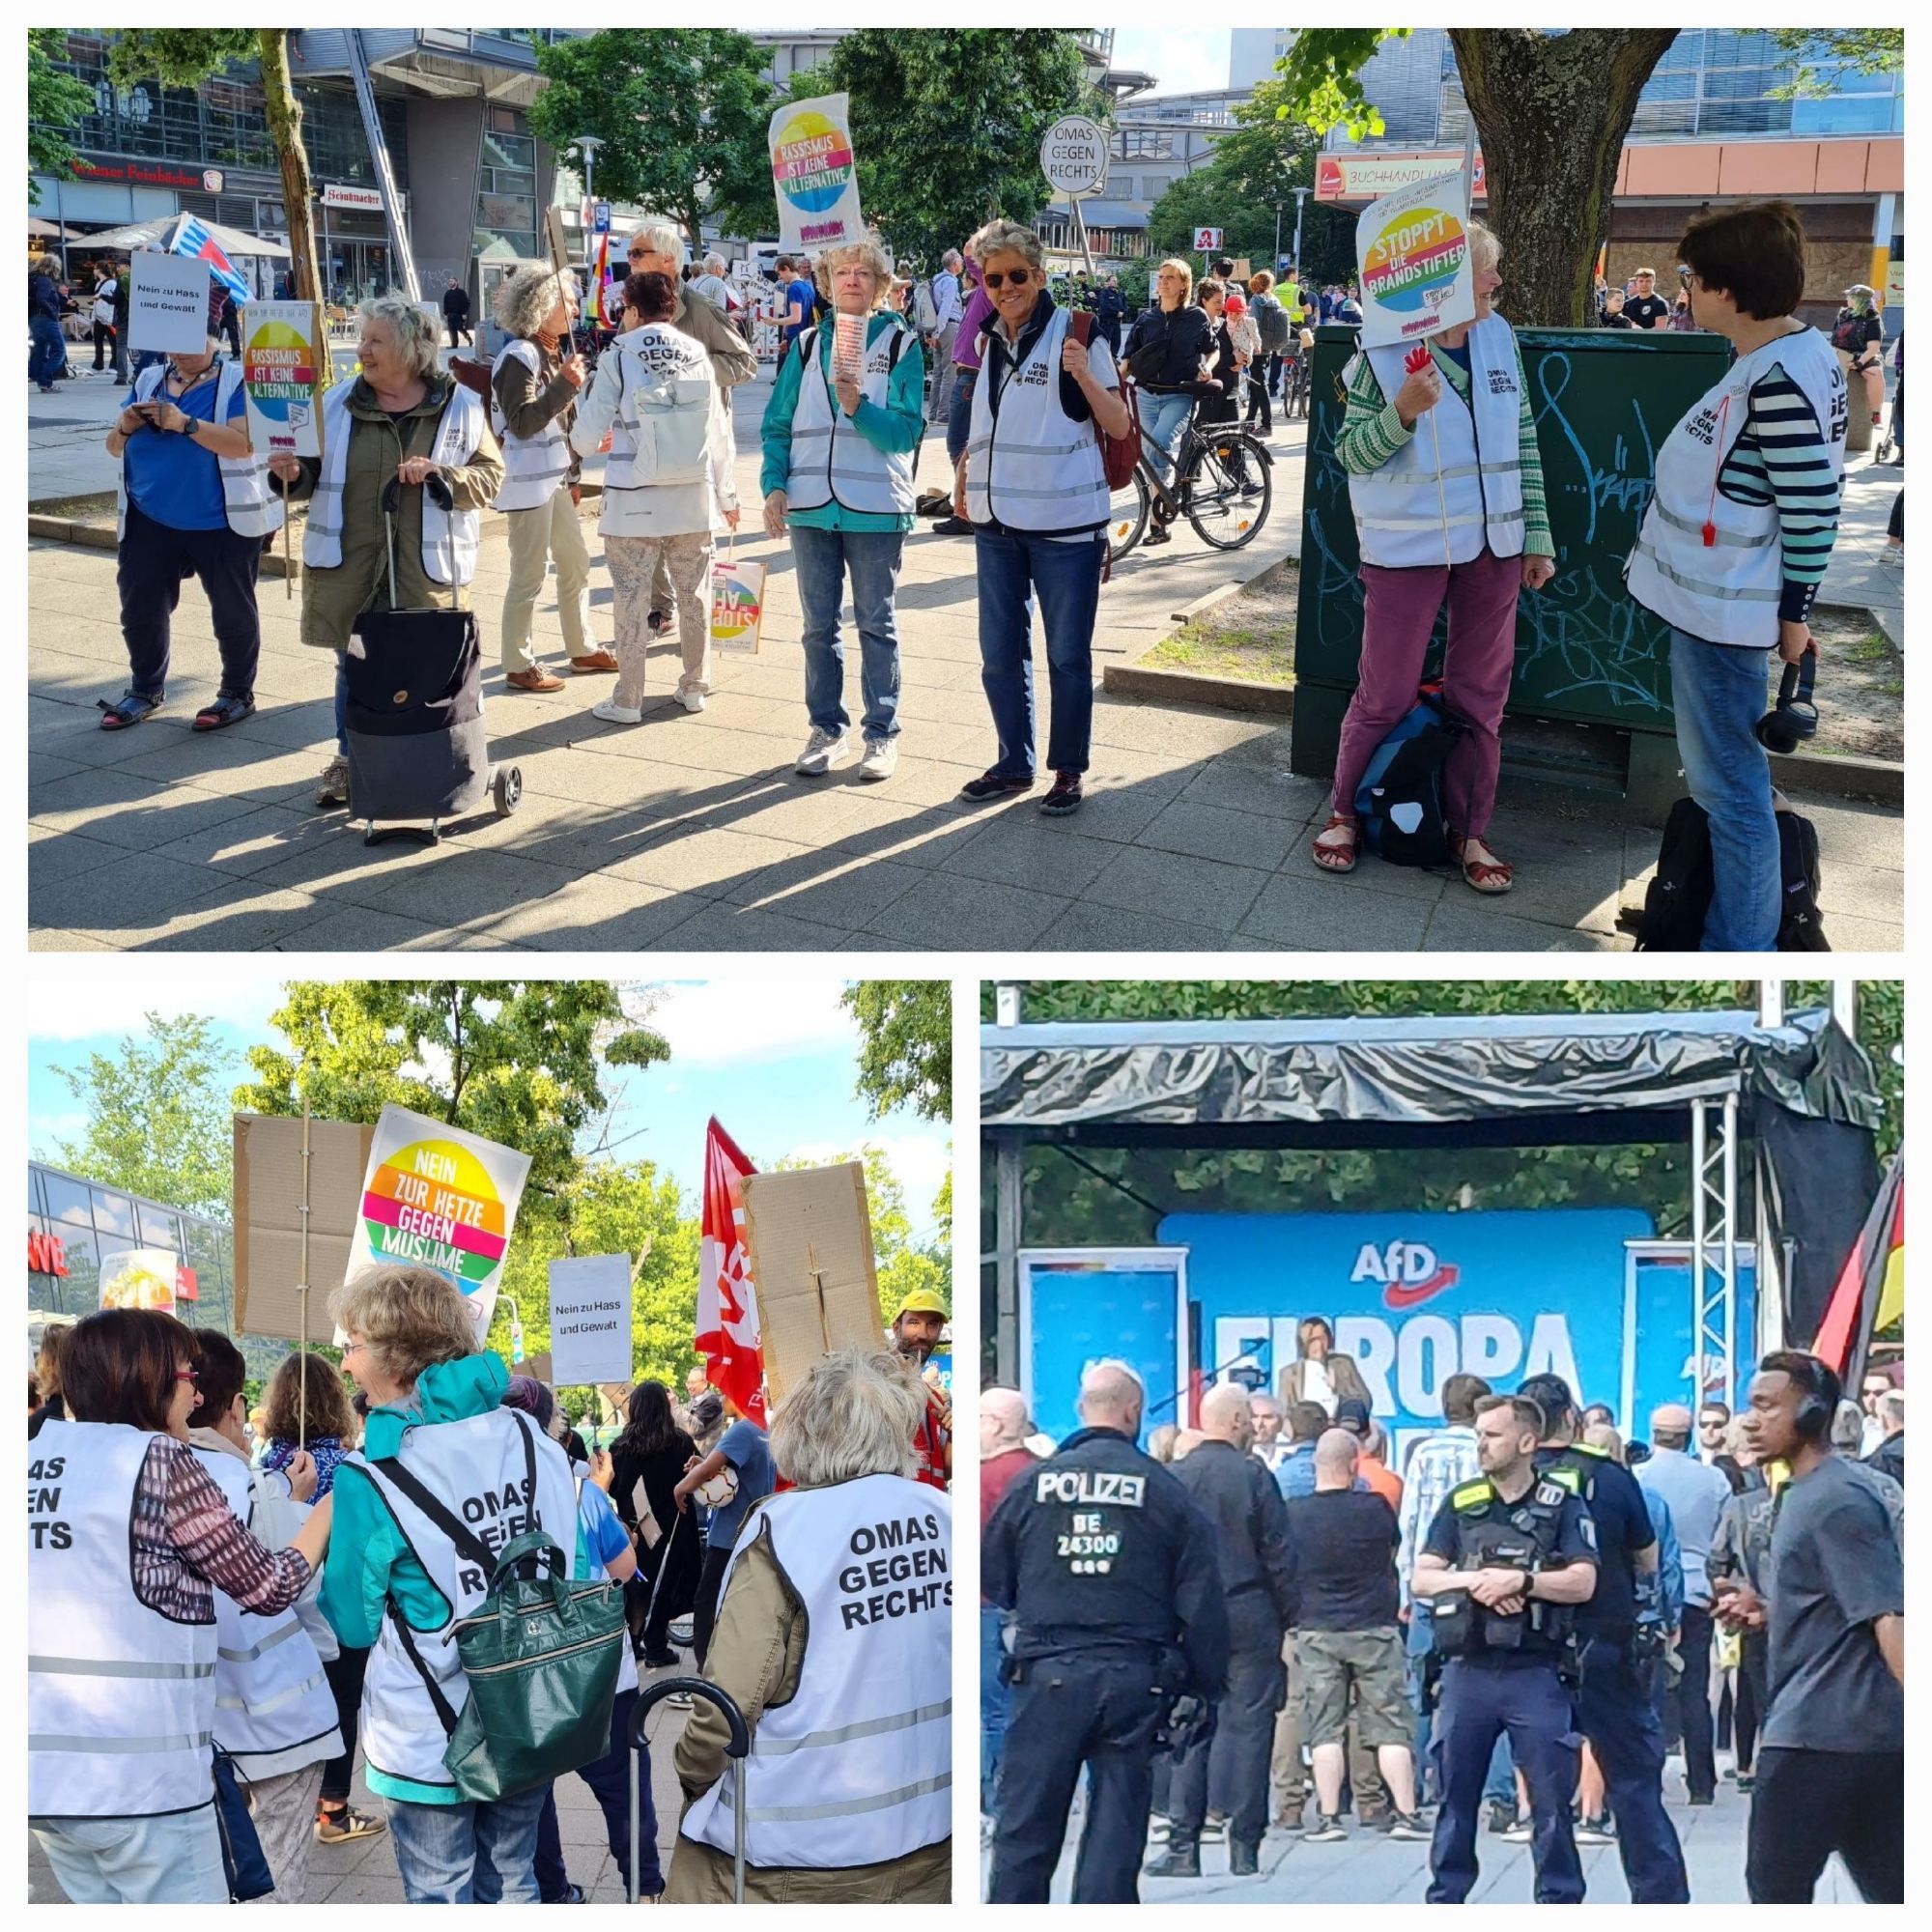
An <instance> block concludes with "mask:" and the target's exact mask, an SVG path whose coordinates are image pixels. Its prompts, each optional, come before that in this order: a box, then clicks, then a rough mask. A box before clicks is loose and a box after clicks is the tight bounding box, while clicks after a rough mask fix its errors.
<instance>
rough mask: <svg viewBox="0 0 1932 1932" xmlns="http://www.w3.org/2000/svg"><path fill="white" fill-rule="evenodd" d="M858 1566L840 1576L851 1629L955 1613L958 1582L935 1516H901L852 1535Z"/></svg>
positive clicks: (840, 1610)
mask: <svg viewBox="0 0 1932 1932" xmlns="http://www.w3.org/2000/svg"><path fill="white" fill-rule="evenodd" d="M849 1548H850V1550H851V1554H852V1561H851V1562H850V1563H848V1564H847V1565H846V1566H845V1568H844V1569H842V1570H841V1571H839V1573H838V1590H839V1595H840V1598H841V1600H842V1601H841V1602H840V1603H839V1605H838V1614H839V1616H840V1617H841V1618H842V1619H843V1621H844V1625H845V1628H846V1629H847V1630H858V1629H860V1628H862V1627H863V1626H864V1625H867V1624H882V1623H886V1622H889V1621H890V1620H891V1619H892V1618H894V1617H910V1616H916V1615H918V1614H919V1612H921V1611H922V1610H939V1609H950V1608H951V1607H952V1575H951V1571H950V1566H949V1565H948V1563H947V1560H946V1548H945V1544H944V1540H943V1539H942V1537H941V1536H940V1533H939V1519H938V1518H937V1517H935V1516H909V1517H901V1518H899V1519H897V1520H892V1521H887V1522H875V1523H870V1524H867V1525H866V1526H865V1527H863V1528H859V1529H855V1530H854V1531H853V1532H852V1541H851V1544H850V1546H849Z"/></svg>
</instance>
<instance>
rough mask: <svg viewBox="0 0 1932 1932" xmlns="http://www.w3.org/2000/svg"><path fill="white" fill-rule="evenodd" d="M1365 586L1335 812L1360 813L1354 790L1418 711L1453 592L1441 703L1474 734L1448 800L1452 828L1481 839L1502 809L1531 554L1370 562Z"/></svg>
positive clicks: (1452, 771) (1449, 776)
mask: <svg viewBox="0 0 1932 1932" xmlns="http://www.w3.org/2000/svg"><path fill="white" fill-rule="evenodd" d="M1362 587H1363V590H1364V592H1365V593H1366V602H1365V604H1364V607H1363V611H1362V663H1361V668H1360V670H1359V671H1358V672H1357V673H1356V681H1355V695H1354V696H1353V697H1351V698H1350V700H1349V711H1348V715H1347V717H1345V718H1344V719H1343V720H1342V740H1341V745H1340V747H1339V748H1338V750H1337V752H1336V753H1335V810H1337V811H1339V812H1345V813H1347V814H1349V815H1350V817H1352V816H1353V815H1354V810H1355V787H1356V786H1357V785H1358V784H1360V783H1361V781H1362V773H1363V771H1364V770H1365V769H1366V768H1367V766H1368V762H1369V760H1370V758H1371V757H1373V756H1374V755H1375V751H1376V747H1377V746H1378V745H1379V744H1380V743H1381V741H1382V740H1383V739H1384V738H1386V737H1387V736H1388V734H1389V733H1390V732H1391V731H1392V730H1393V729H1394V728H1395V727H1396V725H1398V724H1400V723H1401V722H1402V720H1403V719H1405V718H1406V717H1407V716H1408V714H1409V712H1410V711H1411V710H1412V709H1413V708H1414V705H1415V694H1416V691H1417V689H1418V688H1419V686H1420V685H1421V683H1422V666H1423V659H1424V657H1425V656H1426V655H1427V653H1428V649H1429V634H1430V632H1431V631H1432V630H1434V629H1435V613H1436V611H1439V610H1440V609H1441V608H1442V599H1443V594H1444V592H1445V590H1446V592H1447V593H1448V598H1449V641H1448V645H1447V647H1446V649H1445V650H1444V652H1443V658H1442V701H1443V702H1444V703H1445V704H1446V705H1447V706H1448V707H1449V709H1450V710H1451V711H1453V712H1454V713H1455V714H1456V715H1457V716H1458V717H1459V718H1462V719H1464V720H1466V721H1467V723H1468V725H1469V730H1468V733H1467V735H1466V736H1465V737H1464V738H1463V741H1462V743H1461V744H1459V745H1458V746H1457V747H1456V751H1455V753H1454V754H1453V755H1452V756H1451V758H1450V760H1449V763H1448V765H1447V766H1446V767H1445V769H1444V771H1443V774H1442V781H1443V800H1442V802H1443V805H1444V807H1445V808H1446V810H1447V811H1448V813H1449V824H1450V827H1451V829H1452V830H1453V831H1455V832H1457V833H1458V834H1460V835H1462V836H1463V837H1464V838H1481V837H1482V836H1483V834H1484V833H1485V832H1486V831H1488V830H1489V824H1490V814H1491V813H1492V812H1493V811H1494V810H1495V807H1496V769H1497V766H1498V765H1499V764H1500V763H1501V761H1502V741H1501V739H1500V738H1499V737H1498V735H1497V727H1498V726H1499V725H1501V723H1502V716H1503V703H1504V701H1505V699H1507V698H1508V696H1509V686H1510V671H1511V669H1512V668H1513V667H1514V665H1515V663H1516V600H1517V593H1518V592H1519V591H1520V589H1521V588H1522V558H1521V557H1520V556H1496V555H1494V554H1492V552H1490V551H1489V550H1487V549H1486V550H1484V551H1483V552H1482V554H1480V555H1478V556H1475V557H1473V558H1471V559H1470V561H1469V562H1467V563H1457V564H1441V563H1437V564H1419V565H1416V566H1414V567H1412V568H1409V569H1406V570H1384V569H1383V568H1382V567H1381V566H1380V565H1379V564H1375V563H1365V564H1363V566H1362Z"/></svg>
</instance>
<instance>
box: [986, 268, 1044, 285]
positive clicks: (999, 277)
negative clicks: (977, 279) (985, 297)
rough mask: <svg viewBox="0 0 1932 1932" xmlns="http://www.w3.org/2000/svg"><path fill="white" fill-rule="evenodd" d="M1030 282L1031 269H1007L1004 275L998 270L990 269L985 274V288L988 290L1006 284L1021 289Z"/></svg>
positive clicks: (1031, 277) (1031, 278) (1031, 276)
mask: <svg viewBox="0 0 1932 1932" xmlns="http://www.w3.org/2000/svg"><path fill="white" fill-rule="evenodd" d="M1032 280H1033V270H1031V269H1009V270H1006V271H1005V273H1002V272H1001V271H1000V270H998V269H992V270H988V271H987V274H986V286H987V287H988V288H989V289H997V288H1001V287H1003V286H1005V284H1007V283H1008V282H1010V283H1011V284H1012V285H1013V287H1014V288H1016V289H1023V288H1025V287H1026V285H1027V284H1028V283H1029V282H1030V281H1032Z"/></svg>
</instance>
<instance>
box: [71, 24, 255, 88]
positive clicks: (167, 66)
mask: <svg viewBox="0 0 1932 1932" xmlns="http://www.w3.org/2000/svg"><path fill="white" fill-rule="evenodd" d="M277 31H283V32H285V31H286V29H278V30H277ZM260 52H261V34H260V32H259V30H258V29H256V28H254V27H130V28H128V29H126V30H125V31H123V32H120V33H118V34H117V35H116V36H115V40H114V44H113V46H112V47H110V48H109V49H108V54H107V71H108V74H109V76H110V78H111V79H112V80H113V82H114V84H115V86H116V87H128V86H130V85H131V84H132V83H133V82H135V81H137V80H158V81H159V82H160V83H161V84H162V86H164V87H199V86H200V85H201V83H202V82H203V81H204V80H207V79H208V78H209V77H210V76H211V75H213V74H217V73H219V72H220V71H221V70H222V69H223V68H225V67H227V66H228V65H229V64H230V63H231V62H234V61H250V60H254V59H255V58H256V57H257V56H258V55H259V54H260Z"/></svg>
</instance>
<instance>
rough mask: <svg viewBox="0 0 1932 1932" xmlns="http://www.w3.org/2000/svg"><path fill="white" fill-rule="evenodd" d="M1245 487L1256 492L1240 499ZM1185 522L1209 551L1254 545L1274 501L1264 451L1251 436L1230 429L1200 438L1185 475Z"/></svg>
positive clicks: (1271, 474) (1271, 482)
mask: <svg viewBox="0 0 1932 1932" xmlns="http://www.w3.org/2000/svg"><path fill="white" fill-rule="evenodd" d="M1244 483H1245V484H1252V485H1254V486H1255V488H1256V490H1257V492H1258V494H1256V495H1254V496H1243V495H1242V494H1241V493H1242V488H1243V485H1244ZM1186 502H1187V521H1188V522H1189V523H1190V524H1192V525H1193V526H1194V533H1195V534H1196V535H1197V536H1198V537H1199V538H1200V539H1201V541H1202V542H1203V543H1205V544H1206V545H1208V548H1209V549H1210V550H1242V549H1245V548H1246V546H1247V545H1249V544H1251V543H1253V542H1254V540H1255V537H1256V535H1257V533H1258V532H1259V531H1260V529H1261V526H1263V525H1264V523H1266V522H1267V514H1268V510H1269V507H1270V506H1271V505H1272V504H1273V502H1274V473H1273V471H1272V469H1270V468H1269V465H1268V461H1267V452H1266V451H1265V450H1264V448H1263V447H1262V445H1261V444H1260V442H1258V441H1257V440H1255V439H1254V438H1253V437H1251V436H1246V435H1242V434H1240V433H1238V432H1236V431H1230V432H1229V433H1228V434H1226V435H1223V436H1211V435H1210V436H1207V437H1204V438H1203V440H1202V441H1201V442H1200V444H1199V446H1198V447H1197V449H1196V451H1195V455H1194V461H1193V463H1192V465H1191V466H1190V467H1189V469H1188V475H1187V496H1186Z"/></svg>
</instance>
